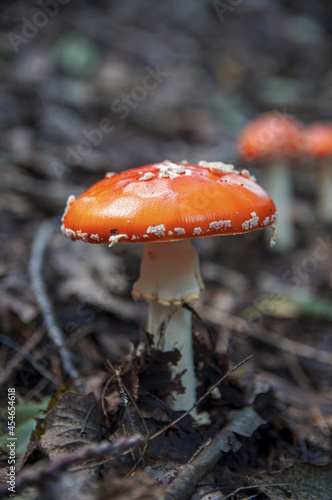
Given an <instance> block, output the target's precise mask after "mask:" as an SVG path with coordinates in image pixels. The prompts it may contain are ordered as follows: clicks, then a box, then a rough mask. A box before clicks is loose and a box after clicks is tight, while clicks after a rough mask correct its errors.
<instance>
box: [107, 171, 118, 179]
mask: <svg viewBox="0 0 332 500" xmlns="http://www.w3.org/2000/svg"><path fill="white" fill-rule="evenodd" d="M113 175H116V172H106V174H105V179H109V178H110V177H113Z"/></svg>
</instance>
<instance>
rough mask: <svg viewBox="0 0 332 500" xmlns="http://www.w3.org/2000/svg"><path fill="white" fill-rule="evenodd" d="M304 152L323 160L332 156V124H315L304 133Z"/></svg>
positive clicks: (306, 128)
mask: <svg viewBox="0 0 332 500" xmlns="http://www.w3.org/2000/svg"><path fill="white" fill-rule="evenodd" d="M303 143H304V151H305V153H307V154H309V155H310V156H315V157H318V158H323V157H325V156H331V155H332V123H314V124H312V125H309V126H307V127H305V129H304V131H303Z"/></svg>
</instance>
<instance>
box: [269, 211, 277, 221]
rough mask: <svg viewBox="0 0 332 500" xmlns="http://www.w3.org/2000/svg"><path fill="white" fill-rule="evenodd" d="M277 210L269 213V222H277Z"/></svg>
mask: <svg viewBox="0 0 332 500" xmlns="http://www.w3.org/2000/svg"><path fill="white" fill-rule="evenodd" d="M278 215H279V214H278V212H276V213H275V214H272V215H271V222H277V220H278Z"/></svg>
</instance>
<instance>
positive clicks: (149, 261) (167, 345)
mask: <svg viewBox="0 0 332 500" xmlns="http://www.w3.org/2000/svg"><path fill="white" fill-rule="evenodd" d="M276 219H277V213H276V208H275V205H274V203H273V201H272V199H271V197H270V196H269V195H268V194H267V193H266V191H264V189H263V188H262V187H261V186H259V185H258V184H257V183H256V182H255V179H254V178H253V177H252V176H250V174H249V172H248V171H247V170H241V171H238V170H235V168H234V167H233V165H226V164H224V163H222V162H210V163H209V162H205V161H202V162H199V164H198V165H193V164H189V163H188V162H185V161H183V162H181V163H173V162H170V161H168V160H166V161H163V162H161V163H156V164H153V165H147V166H144V167H140V168H134V169H132V170H127V171H124V172H122V173H119V174H107V176H106V178H105V179H103V180H101V181H99V182H97V184H95V185H94V186H92V187H91V188H90V189H88V191H87V192H86V193H84V194H82V195H81V196H80V197H79V198H77V199H75V198H74V197H73V196H71V197H69V199H68V202H67V206H66V209H65V212H64V215H63V219H62V222H63V223H62V228H61V229H62V231H63V233H64V234H65V235H66V236H67V237H68V238H70V239H71V240H83V241H85V242H88V243H108V244H109V245H110V246H112V245H114V244H116V243H119V242H121V243H137V242H141V243H145V248H144V255H143V260H142V264H141V271H140V277H139V279H138V281H136V283H135V284H134V287H133V291H132V295H133V297H134V299H135V300H139V299H143V300H146V301H147V302H149V304H150V307H149V318H148V324H147V329H148V332H149V333H150V334H151V335H152V338H153V344H154V346H155V347H156V348H158V349H161V350H164V351H172V350H174V349H178V350H179V353H180V355H181V357H180V360H179V361H178V363H177V364H176V365H175V366H171V367H170V369H171V372H172V375H173V376H174V377H175V376H178V377H181V384H182V387H183V392H182V393H181V394H179V393H175V392H173V393H172V394H171V396H170V398H169V400H168V402H169V404H170V406H171V407H172V408H173V409H175V410H190V409H191V408H192V406H193V405H194V404H195V401H196V389H195V387H196V384H195V369H194V361H193V348H192V331H191V314H190V312H189V311H188V310H187V309H186V308H184V307H182V305H183V304H189V305H193V304H194V303H195V302H196V301H197V300H198V298H199V295H200V292H201V290H202V289H203V281H202V278H201V274H200V270H199V261H198V256H197V253H196V251H195V250H194V248H193V247H192V246H191V243H190V239H191V238H202V237H206V236H217V235H228V234H239V233H246V232H249V231H252V230H254V229H263V228H265V227H267V226H272V227H273V229H274V231H273V236H272V237H271V245H273V244H274V242H275V240H274V235H275V229H276Z"/></svg>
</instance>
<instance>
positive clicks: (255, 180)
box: [240, 168, 257, 182]
mask: <svg viewBox="0 0 332 500" xmlns="http://www.w3.org/2000/svg"><path fill="white" fill-rule="evenodd" d="M240 175H242V177H246V178H247V179H250V180H251V181H253V182H257V179H256V177H255V176H254V175H252V174H251V173H250V172H249V170H247V169H246V168H243V169H242V170H241V172H240Z"/></svg>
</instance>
